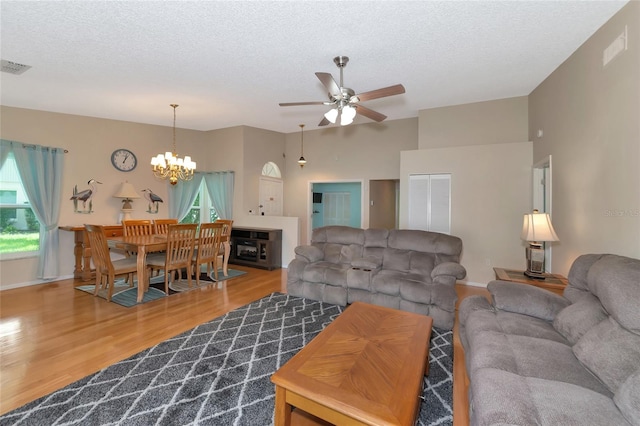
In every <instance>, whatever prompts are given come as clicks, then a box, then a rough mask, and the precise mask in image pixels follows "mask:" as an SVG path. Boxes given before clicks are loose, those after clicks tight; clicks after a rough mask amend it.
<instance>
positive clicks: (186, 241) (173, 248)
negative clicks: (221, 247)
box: [147, 223, 198, 295]
mask: <svg viewBox="0 0 640 426" xmlns="http://www.w3.org/2000/svg"><path fill="white" fill-rule="evenodd" d="M197 229H198V224H197V223H184V224H175V225H169V230H168V231H167V251H166V252H165V253H151V254H149V255H148V256H147V269H149V270H150V271H151V272H153V271H154V270H155V271H160V270H163V271H164V291H165V293H167V295H168V294H169V276H170V275H171V276H172V279H173V275H174V272H177V275H178V277H180V274H181V270H182V268H186V269H187V280H188V282H189V287H191V275H193V274H192V265H193V249H194V246H195V241H196V231H197ZM149 276H151V274H150V275H149Z"/></svg>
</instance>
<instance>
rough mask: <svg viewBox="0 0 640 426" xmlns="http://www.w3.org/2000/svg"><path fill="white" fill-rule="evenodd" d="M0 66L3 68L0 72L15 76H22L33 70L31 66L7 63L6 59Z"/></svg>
mask: <svg viewBox="0 0 640 426" xmlns="http://www.w3.org/2000/svg"><path fill="white" fill-rule="evenodd" d="M0 66H1V67H2V68H1V69H0V71H2V72H8V73H9V74H15V75H20V74H22V73H23V72H25V71H26V70H28V69H29V68H31V65H24V64H19V63H17V62H13V61H7V60H6V59H2V60H0Z"/></svg>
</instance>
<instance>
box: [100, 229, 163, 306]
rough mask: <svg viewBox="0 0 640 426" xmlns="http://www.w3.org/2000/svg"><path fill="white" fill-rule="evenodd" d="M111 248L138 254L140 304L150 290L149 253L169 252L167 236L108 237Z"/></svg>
mask: <svg viewBox="0 0 640 426" xmlns="http://www.w3.org/2000/svg"><path fill="white" fill-rule="evenodd" d="M107 245H108V246H109V248H113V249H119V250H125V251H127V252H135V253H137V255H136V256H137V263H136V268H137V270H136V273H137V276H138V299H137V300H138V303H140V302H142V299H143V297H144V293H145V292H146V291H147V290H148V289H149V276H148V275H147V263H146V258H147V253H153V252H158V251H166V250H167V236H166V235H165V234H152V235H131V236H126V237H125V236H115V237H109V236H108V237H107Z"/></svg>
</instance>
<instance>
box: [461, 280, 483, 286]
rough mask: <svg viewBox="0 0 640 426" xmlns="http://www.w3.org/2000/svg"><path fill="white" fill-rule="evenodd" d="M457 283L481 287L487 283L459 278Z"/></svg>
mask: <svg viewBox="0 0 640 426" xmlns="http://www.w3.org/2000/svg"><path fill="white" fill-rule="evenodd" d="M457 284H462V285H468V286H470V287H482V288H487V284H486V283H477V282H474V281H464V280H460V281H458V282H457Z"/></svg>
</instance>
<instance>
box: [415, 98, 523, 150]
mask: <svg viewBox="0 0 640 426" xmlns="http://www.w3.org/2000/svg"><path fill="white" fill-rule="evenodd" d="M419 118H420V121H419V133H418V135H419V141H418V148H419V149H428V148H444V147H451V146H468V145H487V144H494V143H510V142H522V141H526V140H529V139H528V133H527V125H528V123H527V97H526V96H520V97H517V98H508V99H498V100H492V101H487V102H476V103H472V104H465V105H455V106H448V107H442V108H431V109H425V110H422V111H420V112H419Z"/></svg>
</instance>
